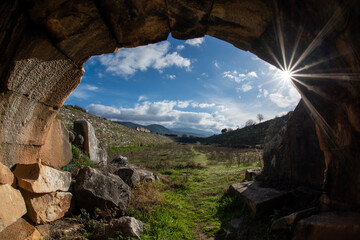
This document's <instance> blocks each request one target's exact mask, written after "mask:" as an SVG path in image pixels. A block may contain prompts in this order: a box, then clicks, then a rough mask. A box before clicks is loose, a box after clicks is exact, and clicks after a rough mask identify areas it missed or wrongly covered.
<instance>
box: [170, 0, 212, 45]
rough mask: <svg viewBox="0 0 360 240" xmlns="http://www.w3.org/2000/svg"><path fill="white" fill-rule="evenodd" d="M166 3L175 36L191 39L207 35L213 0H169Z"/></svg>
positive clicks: (172, 33)
mask: <svg viewBox="0 0 360 240" xmlns="http://www.w3.org/2000/svg"><path fill="white" fill-rule="evenodd" d="M166 3H167V9H168V16H169V23H170V28H171V35H172V36H173V37H174V38H178V39H189V38H196V37H202V36H204V35H205V33H206V29H207V21H208V18H209V15H210V10H211V5H212V1H207V0H201V1H191V0H180V1H179V0H167V1H166Z"/></svg>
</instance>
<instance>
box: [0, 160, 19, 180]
mask: <svg viewBox="0 0 360 240" xmlns="http://www.w3.org/2000/svg"><path fill="white" fill-rule="evenodd" d="M0 184H9V185H13V184H15V177H14V174H13V173H12V172H11V170H10V169H9V168H8V167H6V166H5V165H4V164H2V163H1V162H0Z"/></svg>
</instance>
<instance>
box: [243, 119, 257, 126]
mask: <svg viewBox="0 0 360 240" xmlns="http://www.w3.org/2000/svg"><path fill="white" fill-rule="evenodd" d="M255 124H256V122H255V121H254V120H252V119H249V120H247V121H246V123H245V127H248V126H252V125H255Z"/></svg>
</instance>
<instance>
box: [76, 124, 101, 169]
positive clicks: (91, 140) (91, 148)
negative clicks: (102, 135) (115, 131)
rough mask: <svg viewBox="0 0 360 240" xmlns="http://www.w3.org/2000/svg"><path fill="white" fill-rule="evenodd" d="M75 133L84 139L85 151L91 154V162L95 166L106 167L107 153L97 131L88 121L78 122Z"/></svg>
mask: <svg viewBox="0 0 360 240" xmlns="http://www.w3.org/2000/svg"><path fill="white" fill-rule="evenodd" d="M74 131H75V132H77V133H79V134H81V135H82V136H83V137H84V144H83V149H84V150H85V151H86V152H87V153H88V154H89V157H90V160H91V161H92V162H93V163H95V164H100V165H106V164H107V153H106V151H105V150H104V149H103V148H102V147H101V144H100V141H99V140H98V139H97V138H96V135H95V130H94V128H93V126H92V125H91V123H89V122H88V121H86V120H76V121H75V122H74Z"/></svg>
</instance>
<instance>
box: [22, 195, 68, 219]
mask: <svg viewBox="0 0 360 240" xmlns="http://www.w3.org/2000/svg"><path fill="white" fill-rule="evenodd" d="M22 194H23V197H24V200H25V203H26V207H27V209H28V212H27V214H26V216H27V217H28V218H29V219H30V220H31V221H33V222H34V223H36V224H42V223H47V222H52V221H55V220H57V219H60V218H62V217H63V216H65V215H66V214H67V213H68V212H69V210H70V208H71V200H72V197H73V196H72V194H71V193H70V192H53V193H45V194H37V193H30V192H27V191H22Z"/></svg>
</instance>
